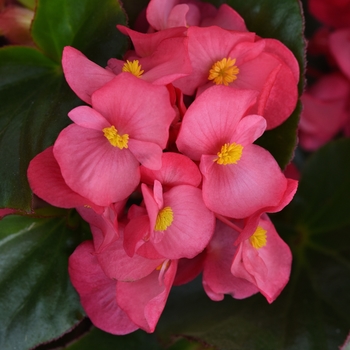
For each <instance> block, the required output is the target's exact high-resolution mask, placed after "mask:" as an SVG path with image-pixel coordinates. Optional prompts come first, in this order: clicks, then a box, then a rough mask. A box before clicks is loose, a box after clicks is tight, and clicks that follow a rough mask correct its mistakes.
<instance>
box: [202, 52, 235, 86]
mask: <svg viewBox="0 0 350 350" xmlns="http://www.w3.org/2000/svg"><path fill="white" fill-rule="evenodd" d="M235 63H236V59H235V58H233V59H232V58H230V57H229V58H223V59H222V60H221V61H217V62H215V63H214V64H213V65H212V67H211V69H210V71H209V76H208V80H212V81H213V83H214V84H216V85H226V86H228V84H230V83H232V82H233V81H235V80H236V79H237V74H238V73H239V68H238V67H237V66H235Z"/></svg>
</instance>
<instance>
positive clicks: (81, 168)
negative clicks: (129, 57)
mask: <svg viewBox="0 0 350 350" xmlns="http://www.w3.org/2000/svg"><path fill="white" fill-rule="evenodd" d="M68 115H69V117H70V118H71V119H72V120H73V122H74V124H71V125H69V126H68V127H67V128H65V129H64V130H63V131H62V132H61V133H60V134H59V136H58V138H57V140H56V142H55V145H54V149H53V152H54V156H55V158H56V160H57V162H58V164H59V166H60V169H61V172H62V176H63V178H64V180H65V182H66V183H67V185H68V186H69V187H70V188H71V189H72V190H73V191H75V192H77V193H79V194H80V195H81V196H83V197H86V198H88V199H89V200H91V201H92V202H94V203H96V204H97V205H100V206H109V205H110V204H111V203H114V202H119V201H121V200H124V199H125V198H126V197H128V196H129V195H130V194H131V193H132V192H133V191H134V190H135V188H136V186H137V185H138V184H139V180H140V172H139V163H141V164H143V165H144V166H146V167H150V168H152V169H159V168H160V167H161V157H162V150H163V149H164V148H165V146H166V143H167V140H168V130H169V126H170V124H171V122H172V120H173V119H174V117H175V111H174V109H173V108H172V107H171V105H170V101H169V93H168V90H167V89H166V87H164V86H156V85H152V84H149V83H147V82H145V81H142V80H140V79H138V78H136V77H135V76H133V75H131V74H128V73H123V74H120V75H119V76H117V77H115V78H114V79H113V80H112V81H110V82H109V83H107V84H105V85H104V86H103V87H102V88H100V89H99V90H97V91H96V92H94V93H93V95H92V108H90V107H88V106H80V107H77V108H75V109H73V110H72V111H71V112H70V113H69V114H68Z"/></svg>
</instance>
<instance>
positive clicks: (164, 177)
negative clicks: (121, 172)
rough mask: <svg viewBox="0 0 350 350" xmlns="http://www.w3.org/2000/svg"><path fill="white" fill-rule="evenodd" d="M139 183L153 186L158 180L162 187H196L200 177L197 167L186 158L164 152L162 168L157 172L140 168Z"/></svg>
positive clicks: (178, 154)
mask: <svg viewBox="0 0 350 350" xmlns="http://www.w3.org/2000/svg"><path fill="white" fill-rule="evenodd" d="M140 170H141V182H144V183H146V184H147V185H153V183H154V180H158V181H159V182H160V183H161V184H162V185H163V187H173V186H177V185H192V186H194V187H198V186H199V184H200V182H201V180H202V175H201V173H200V171H199V169H198V166H197V165H196V164H195V163H194V162H193V161H192V160H190V159H189V158H188V157H186V156H184V155H183V154H180V153H173V152H166V153H163V154H162V167H161V168H160V169H159V170H151V169H149V168H146V167H144V166H141V167H140Z"/></svg>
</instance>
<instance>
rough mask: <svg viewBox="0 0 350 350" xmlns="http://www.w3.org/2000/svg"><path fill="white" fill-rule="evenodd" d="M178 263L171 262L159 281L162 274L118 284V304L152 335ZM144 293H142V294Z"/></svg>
mask: <svg viewBox="0 0 350 350" xmlns="http://www.w3.org/2000/svg"><path fill="white" fill-rule="evenodd" d="M176 269H177V261H171V262H170V266H169V267H168V269H167V270H166V271H165V273H164V275H163V280H162V283H160V281H159V274H160V272H159V271H157V270H155V271H154V272H152V273H151V274H150V275H148V276H147V277H145V278H142V279H140V280H138V281H135V282H117V302H118V305H120V307H121V308H122V309H123V310H124V311H125V313H126V314H127V315H128V316H129V317H130V319H131V320H132V321H133V322H134V323H135V324H136V325H137V326H138V327H140V328H141V329H143V330H145V331H146V332H148V333H152V332H153V331H154V329H155V327H156V325H157V322H158V320H159V317H160V315H161V313H162V311H163V309H164V306H165V303H166V301H167V299H168V295H169V292H170V289H171V286H172V283H173V280H174V277H175V274H176ZM140 291H142V292H140Z"/></svg>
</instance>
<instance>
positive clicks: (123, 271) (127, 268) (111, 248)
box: [96, 227, 164, 282]
mask: <svg viewBox="0 0 350 350" xmlns="http://www.w3.org/2000/svg"><path fill="white" fill-rule="evenodd" d="M119 236H120V239H118V240H115V241H114V242H113V243H111V244H109V245H108V247H106V249H104V250H103V251H102V252H100V253H96V257H97V260H98V261H99V263H100V265H101V268H102V270H103V271H104V273H105V274H106V276H107V277H109V278H112V279H115V280H118V281H124V282H133V281H135V280H139V279H140V278H143V277H145V276H148V275H149V274H150V273H152V271H154V270H155V269H156V268H157V267H158V266H159V265H160V264H161V263H162V262H163V261H164V258H162V259H158V260H157V259H155V260H151V259H146V258H144V257H142V256H140V255H138V254H135V255H134V256H133V257H130V256H129V255H127V253H126V251H125V250H124V246H123V236H124V234H123V228H122V227H121V228H120V230H119Z"/></svg>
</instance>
